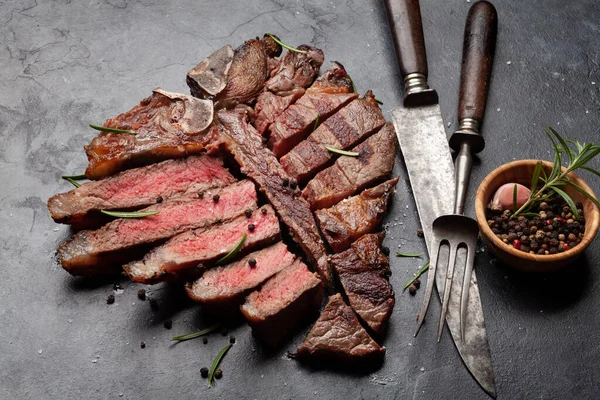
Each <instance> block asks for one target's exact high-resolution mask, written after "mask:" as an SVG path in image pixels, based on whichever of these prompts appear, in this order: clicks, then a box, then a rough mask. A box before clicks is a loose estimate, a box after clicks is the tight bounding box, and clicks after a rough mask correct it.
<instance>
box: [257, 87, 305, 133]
mask: <svg viewBox="0 0 600 400" xmlns="http://www.w3.org/2000/svg"><path fill="white" fill-rule="evenodd" d="M303 94H304V90H300V89H299V90H296V91H294V92H293V93H291V94H289V95H287V96H279V95H277V94H275V93H271V92H268V91H265V92H262V93H261V94H260V95H259V96H258V100H257V101H256V106H255V107H254V111H255V112H256V117H255V118H254V122H253V123H254V126H255V127H256V130H257V131H258V133H259V134H261V135H264V134H265V133H266V132H267V130H268V129H269V126H271V123H273V121H275V120H276V119H277V117H279V116H280V115H281V114H282V113H283V112H284V111H285V110H286V109H287V108H288V107H289V106H290V104H292V103H294V102H295V101H296V100H298V99H299V98H300V97H301V96H302V95H303Z"/></svg>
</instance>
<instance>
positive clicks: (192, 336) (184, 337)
mask: <svg viewBox="0 0 600 400" xmlns="http://www.w3.org/2000/svg"><path fill="white" fill-rule="evenodd" d="M219 328H221V324H220V323H217V324H214V325H211V326H209V327H208V328H206V329H202V330H201V331H198V332H194V333H189V334H187V335H181V336H174V337H172V338H171V340H176V341H178V342H183V341H185V340H190V339H196V338H199V337H200V336H204V335H208V334H209V333H211V332H214V331H216V330H217V329H219Z"/></svg>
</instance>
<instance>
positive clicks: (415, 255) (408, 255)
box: [396, 251, 423, 257]
mask: <svg viewBox="0 0 600 400" xmlns="http://www.w3.org/2000/svg"><path fill="white" fill-rule="evenodd" d="M396 256H397V257H423V254H419V253H402V252H400V251H397V252H396Z"/></svg>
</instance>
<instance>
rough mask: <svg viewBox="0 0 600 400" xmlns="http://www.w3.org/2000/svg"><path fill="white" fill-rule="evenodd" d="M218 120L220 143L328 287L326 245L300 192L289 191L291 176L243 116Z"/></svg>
mask: <svg viewBox="0 0 600 400" xmlns="http://www.w3.org/2000/svg"><path fill="white" fill-rule="evenodd" d="M218 121H219V123H220V124H219V137H220V140H221V144H223V145H224V147H225V148H226V149H227V150H228V151H229V152H230V153H231V154H233V157H234V158H235V160H236V161H237V163H238V164H239V165H240V170H241V172H242V173H244V174H246V176H248V177H249V178H250V179H252V180H253V181H254V182H255V183H257V184H258V186H259V188H260V190H261V192H263V193H264V194H265V195H266V197H267V199H268V200H269V202H270V203H271V204H272V205H273V207H274V208H275V210H277V214H278V215H279V217H280V218H281V221H282V222H283V223H284V224H285V225H286V226H287V227H288V230H289V233H290V235H291V236H292V238H293V239H294V241H295V242H296V243H297V244H298V245H299V246H300V248H301V249H302V251H304V254H305V255H306V257H307V258H308V261H309V262H310V263H311V264H312V266H313V267H314V268H315V270H316V271H317V272H318V273H319V274H320V275H321V277H322V279H323V281H324V283H325V284H326V285H327V286H329V287H331V271H330V270H329V263H328V261H327V254H326V252H325V246H324V245H323V240H322V239H321V236H320V235H319V230H318V229H317V224H316V223H315V218H314V216H313V214H312V213H311V211H310V208H309V205H308V203H307V202H306V200H304V199H303V198H302V197H301V196H300V191H299V190H298V189H296V188H292V185H291V183H290V182H291V181H290V177H289V176H288V175H287V174H286V173H285V171H284V170H283V168H282V167H281V164H279V162H278V161H277V159H276V158H275V156H274V155H273V153H272V152H271V151H270V150H269V149H267V148H266V147H265V146H263V144H262V140H261V137H260V135H259V134H258V132H256V130H255V129H254V128H253V127H252V126H251V125H249V124H248V123H247V122H246V121H245V120H244V116H243V114H241V113H240V112H236V111H228V112H219V113H218Z"/></svg>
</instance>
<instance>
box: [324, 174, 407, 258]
mask: <svg viewBox="0 0 600 400" xmlns="http://www.w3.org/2000/svg"><path fill="white" fill-rule="evenodd" d="M396 183H398V178H394V179H391V180H389V181H387V182H384V183H382V184H380V185H378V186H375V187H374V188H371V189H367V190H364V191H363V192H362V193H361V194H360V195H358V196H354V197H350V198H348V199H345V200H343V201H341V202H339V203H338V204H336V205H335V206H333V207H331V208H326V209H322V210H317V211H315V218H316V219H317V223H318V224H319V228H320V229H321V233H323V236H325V240H326V241H327V243H329V245H330V246H331V248H332V249H333V251H334V252H336V253H339V252H340V251H344V250H346V249H347V248H348V247H350V244H351V243H352V242H354V241H355V240H356V239H358V238H359V237H361V236H362V235H364V234H366V233H370V232H373V231H374V230H376V229H377V228H378V227H379V224H380V223H381V220H382V219H383V217H384V216H385V214H386V212H387V208H388V203H389V200H390V198H391V197H392V196H393V195H394V193H395V190H394V189H395V187H396Z"/></svg>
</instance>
